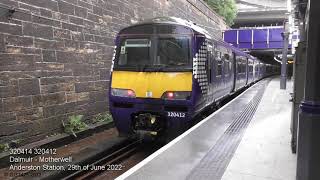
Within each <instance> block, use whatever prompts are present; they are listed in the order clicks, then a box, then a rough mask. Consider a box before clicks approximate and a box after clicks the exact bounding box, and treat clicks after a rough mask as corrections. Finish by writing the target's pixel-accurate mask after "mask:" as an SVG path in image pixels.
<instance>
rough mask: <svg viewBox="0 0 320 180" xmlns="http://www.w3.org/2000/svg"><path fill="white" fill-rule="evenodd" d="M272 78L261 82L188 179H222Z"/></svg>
mask: <svg viewBox="0 0 320 180" xmlns="http://www.w3.org/2000/svg"><path fill="white" fill-rule="evenodd" d="M269 82H270V80H268V81H266V82H265V83H261V84H260V85H259V86H256V87H255V88H258V92H257V93H256V95H255V96H254V98H253V99H252V100H251V101H250V103H249V104H248V105H247V106H246V107H245V108H244V110H243V111H241V112H240V113H239V114H238V116H237V118H236V119H235V120H234V121H233V122H232V124H231V125H230V126H229V127H228V129H227V130H226V131H225V132H224V134H223V135H222V136H221V137H220V138H219V140H218V141H217V143H216V144H215V145H214V146H213V147H212V148H211V149H210V150H209V152H208V153H207V154H206V155H205V156H204V158H203V159H202V160H201V161H200V162H199V164H198V165H197V166H196V167H195V168H194V169H193V170H192V171H191V172H190V174H189V175H188V176H187V179H188V180H194V179H197V180H199V179H210V180H220V179H221V178H222V176H223V174H224V172H225V170H226V168H227V166H228V164H229V162H230V161H231V159H232V157H233V154H234V153H235V151H236V149H237V147H238V145H239V144H240V142H241V139H242V137H243V134H244V132H245V130H246V128H247V127H248V125H249V123H250V121H251V119H252V117H253V115H254V113H255V111H256V110H257V107H258V105H259V103H260V101H261V98H262V96H263V94H264V91H265V88H266V87H267V85H268V83H269Z"/></svg>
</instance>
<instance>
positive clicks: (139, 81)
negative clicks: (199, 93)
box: [111, 71, 192, 98]
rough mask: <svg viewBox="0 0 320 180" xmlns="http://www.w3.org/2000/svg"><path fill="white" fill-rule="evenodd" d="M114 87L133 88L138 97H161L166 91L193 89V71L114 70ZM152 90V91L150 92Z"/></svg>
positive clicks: (112, 84) (112, 85)
mask: <svg viewBox="0 0 320 180" xmlns="http://www.w3.org/2000/svg"><path fill="white" fill-rule="evenodd" d="M111 87H112V88H119V89H131V90H133V91H134V92H135V93H136V97H140V98H146V97H148V96H147V92H149V95H150V94H152V96H151V97H150V96H149V97H148V98H161V96H162V94H163V93H164V92H166V91H191V90H192V72H177V73H176V72H129V71H113V73H112V83H111ZM150 92H151V93H150Z"/></svg>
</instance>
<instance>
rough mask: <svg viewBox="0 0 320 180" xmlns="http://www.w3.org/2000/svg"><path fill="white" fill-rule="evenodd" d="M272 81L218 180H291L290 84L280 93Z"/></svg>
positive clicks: (293, 162)
mask: <svg viewBox="0 0 320 180" xmlns="http://www.w3.org/2000/svg"><path fill="white" fill-rule="evenodd" d="M279 86H280V80H279V79H273V80H272V81H271V82H270V83H269V85H268V87H267V89H266V91H265V93H264V96H263V97H262V100H261V102H260V104H259V107H258V109H257V112H256V113H255V115H254V117H253V119H252V122H251V123H250V125H249V127H248V128H247V130H246V133H245V135H244V137H243V138H242V141H241V143H240V145H239V147H238V148H237V151H236V152H235V154H234V156H233V158H232V160H231V162H230V164H229V166H228V168H227V170H226V171H225V173H224V175H223V178H222V180H295V173H296V155H293V154H292V153H291V149H290V141H291V139H290V138H291V134H290V121H291V119H290V118H291V108H292V104H291V103H290V102H289V99H290V93H291V92H292V82H291V81H289V82H288V84H287V90H280V89H279Z"/></svg>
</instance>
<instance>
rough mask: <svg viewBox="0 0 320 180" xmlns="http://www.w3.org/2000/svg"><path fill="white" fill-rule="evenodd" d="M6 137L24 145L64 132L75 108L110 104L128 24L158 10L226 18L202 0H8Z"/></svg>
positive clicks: (2, 40) (0, 89)
mask: <svg viewBox="0 0 320 180" xmlns="http://www.w3.org/2000/svg"><path fill="white" fill-rule="evenodd" d="M0 6H1V7H11V8H15V9H16V12H15V13H14V14H13V16H12V17H10V18H7V17H5V16H2V17H0V143H5V142H10V141H15V140H19V141H20V140H22V144H25V143H28V142H32V141H36V140H39V139H43V138H44V137H45V136H46V135H48V134H52V133H55V132H61V131H62V125H61V120H64V119H66V118H67V117H68V116H70V115H72V114H83V115H85V117H86V119H90V118H91V117H92V116H93V115H95V114H97V113H100V112H105V111H107V110H108V98H107V91H108V83H109V69H110V64H111V57H112V52H113V46H114V43H113V39H114V37H115V35H116V33H117V32H118V31H119V30H120V29H121V28H123V27H125V26H128V25H129V24H132V23H134V22H137V21H139V20H143V19H145V18H151V17H156V16H176V17H181V18H185V19H190V20H192V21H194V22H196V23H198V24H202V25H204V26H207V27H210V28H208V30H211V32H215V34H218V35H219V36H220V34H221V33H220V32H218V33H217V32H216V31H214V29H221V28H223V29H224V28H226V25H225V23H224V22H223V20H222V19H221V18H220V17H219V16H217V15H216V14H215V13H214V12H213V11H211V10H210V9H209V8H208V7H207V6H206V5H205V4H204V3H203V2H202V1H199V0H189V1H186V0H138V1H136V0H1V1H0Z"/></svg>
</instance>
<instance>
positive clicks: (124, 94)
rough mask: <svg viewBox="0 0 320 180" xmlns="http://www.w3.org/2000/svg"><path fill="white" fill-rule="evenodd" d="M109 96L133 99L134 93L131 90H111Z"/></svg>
mask: <svg viewBox="0 0 320 180" xmlns="http://www.w3.org/2000/svg"><path fill="white" fill-rule="evenodd" d="M111 95H112V96H120V97H130V98H135V97H136V93H135V92H134V91H133V90H131V89H117V88H112V89H111Z"/></svg>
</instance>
